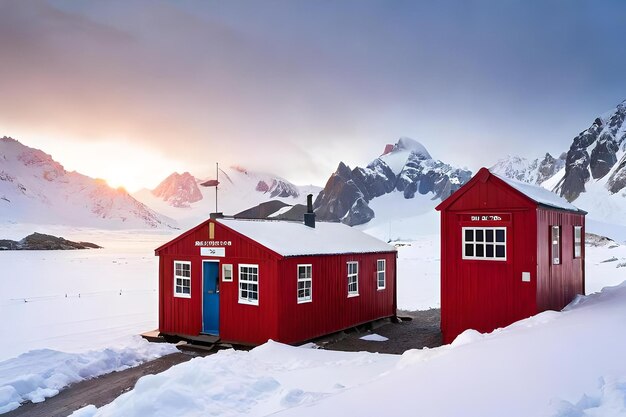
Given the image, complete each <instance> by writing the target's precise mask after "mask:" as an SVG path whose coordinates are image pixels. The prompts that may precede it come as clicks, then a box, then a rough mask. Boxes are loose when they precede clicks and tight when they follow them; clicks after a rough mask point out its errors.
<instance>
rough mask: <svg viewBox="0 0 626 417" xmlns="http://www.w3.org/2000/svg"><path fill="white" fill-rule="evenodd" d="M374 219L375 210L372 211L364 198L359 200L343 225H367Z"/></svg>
mask: <svg viewBox="0 0 626 417" xmlns="http://www.w3.org/2000/svg"><path fill="white" fill-rule="evenodd" d="M373 218H374V210H372V209H371V208H370V207H369V206H368V205H367V203H366V202H365V200H364V199H363V198H359V199H357V200H356V201H355V202H354V205H353V206H352V207H351V208H350V210H349V211H348V214H347V215H346V217H345V218H344V219H343V223H345V224H347V225H348V226H356V225H358V224H363V223H367V222H369V221H370V220H372V219H373Z"/></svg>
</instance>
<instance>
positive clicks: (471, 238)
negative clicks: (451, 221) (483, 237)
mask: <svg viewBox="0 0 626 417" xmlns="http://www.w3.org/2000/svg"><path fill="white" fill-rule="evenodd" d="M465 241H466V242H473V241H474V231H473V230H471V229H465Z"/></svg>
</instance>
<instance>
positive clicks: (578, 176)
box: [491, 101, 626, 239]
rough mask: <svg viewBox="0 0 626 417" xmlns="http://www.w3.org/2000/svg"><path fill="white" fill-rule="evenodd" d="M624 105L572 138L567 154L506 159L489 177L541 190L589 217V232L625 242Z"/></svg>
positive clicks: (625, 109) (625, 111) (625, 144)
mask: <svg viewBox="0 0 626 417" xmlns="http://www.w3.org/2000/svg"><path fill="white" fill-rule="evenodd" d="M625 120H626V101H624V102H622V103H620V104H618V105H617V106H616V107H615V108H614V109H613V110H611V111H609V112H607V113H605V114H604V115H602V116H600V117H598V118H596V119H595V120H594V122H593V123H592V124H591V126H590V127H589V128H588V129H586V130H584V131H582V132H581V133H579V134H578V135H577V136H576V137H574V139H573V141H572V145H571V146H570V148H569V150H568V151H567V153H565V154H564V155H562V156H561V157H559V158H557V159H555V158H553V157H552V156H550V155H549V154H546V157H545V158H543V159H542V160H539V159H537V160H534V161H528V160H525V159H524V158H519V157H515V156H509V157H507V158H504V159H502V160H500V161H498V163H496V164H495V165H494V166H493V167H492V168H491V171H492V172H495V173H497V174H500V175H504V176H506V177H509V178H514V179H516V180H519V181H524V182H529V183H533V184H540V185H541V186H542V187H544V188H547V189H548V190H550V191H552V192H554V193H556V194H559V195H560V196H562V197H565V198H566V199H567V200H568V201H570V202H572V203H574V204H575V205H576V206H577V207H579V208H581V209H583V210H585V211H587V212H588V215H587V219H588V221H587V225H588V226H590V227H588V230H593V231H594V232H595V233H600V234H603V235H606V236H613V237H615V238H617V239H621V238H622V237H623V236H626V123H624V121H625Z"/></svg>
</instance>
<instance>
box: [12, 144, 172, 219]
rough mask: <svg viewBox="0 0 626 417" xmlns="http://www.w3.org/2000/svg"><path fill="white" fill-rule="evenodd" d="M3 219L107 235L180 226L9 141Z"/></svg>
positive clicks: (118, 191)
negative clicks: (93, 229)
mask: <svg viewBox="0 0 626 417" xmlns="http://www.w3.org/2000/svg"><path fill="white" fill-rule="evenodd" d="M0 219H2V222H12V223H16V222H19V223H34V224H66V225H72V226H86V227H99V228H105V229H110V228H145V227H164V226H165V227H170V226H172V225H175V222H173V221H172V220H171V219H168V218H166V217H164V216H161V215H160V214H158V213H156V212H154V211H153V210H151V209H150V208H148V207H146V206H145V205H144V204H142V203H140V202H139V201H137V200H135V199H134V198H133V197H131V196H130V195H129V194H128V192H126V190H124V189H121V188H118V189H114V188H111V187H109V186H108V185H107V184H106V182H105V181H104V180H98V179H94V178H91V177H88V176H85V175H82V174H79V173H78V172H68V171H66V170H65V169H64V168H63V166H62V165H61V164H59V163H58V162H56V161H55V160H54V159H52V157H51V156H50V155H48V154H46V153H44V152H42V151H41V150H39V149H34V148H30V147H28V146H26V145H24V144H22V143H20V142H18V141H17V140H15V139H12V138H9V137H3V138H1V139H0Z"/></svg>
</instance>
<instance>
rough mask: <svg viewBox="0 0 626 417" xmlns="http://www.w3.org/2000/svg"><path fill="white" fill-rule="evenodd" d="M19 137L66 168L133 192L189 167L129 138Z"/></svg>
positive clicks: (25, 143)
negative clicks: (100, 139)
mask: <svg viewBox="0 0 626 417" xmlns="http://www.w3.org/2000/svg"><path fill="white" fill-rule="evenodd" d="M15 139H17V140H19V141H20V142H22V143H23V144H24V145H26V146H29V147H32V148H37V149H41V150H42V151H43V152H45V153H48V154H50V155H51V156H52V158H53V159H54V160H55V161H57V162H59V163H60V164H61V165H63V167H64V168H65V170H66V171H70V172H71V171H76V172H79V173H81V174H83V175H87V176H89V177H92V178H94V179H100V180H102V181H104V182H106V184H108V185H109V186H110V187H111V188H114V189H117V188H120V187H121V188H124V189H125V190H126V191H128V192H129V193H133V192H136V191H139V190H141V189H142V188H149V189H152V188H154V187H156V186H157V185H158V184H159V183H160V182H161V181H162V180H163V179H165V178H166V177H167V176H168V175H170V174H171V173H172V172H174V171H181V170H182V171H184V170H185V166H184V164H183V163H181V162H179V161H177V160H174V159H169V158H167V156H165V155H163V154H161V153H159V152H157V151H155V150H154V149H151V148H150V147H146V146H141V145H138V144H135V143H133V142H132V141H129V140H119V139H117V140H115V139H114V140H107V141H87V142H85V141H80V140H68V139H57V138H50V137H41V136H30V135H23V136H16V137H15Z"/></svg>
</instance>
